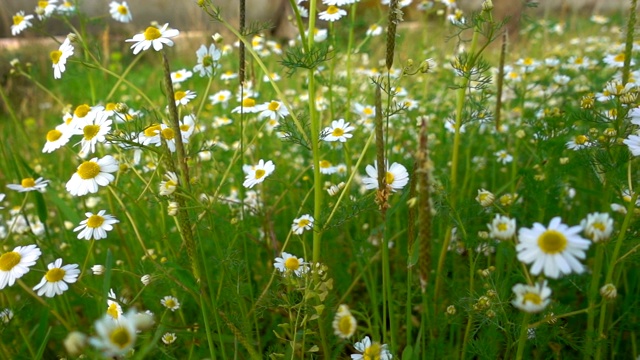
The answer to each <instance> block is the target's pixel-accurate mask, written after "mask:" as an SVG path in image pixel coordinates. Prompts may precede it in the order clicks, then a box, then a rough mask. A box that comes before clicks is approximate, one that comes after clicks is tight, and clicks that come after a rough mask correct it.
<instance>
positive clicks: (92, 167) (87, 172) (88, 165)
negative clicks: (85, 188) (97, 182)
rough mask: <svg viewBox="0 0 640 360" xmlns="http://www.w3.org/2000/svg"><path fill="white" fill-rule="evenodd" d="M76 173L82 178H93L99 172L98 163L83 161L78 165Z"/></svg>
mask: <svg viewBox="0 0 640 360" xmlns="http://www.w3.org/2000/svg"><path fill="white" fill-rule="evenodd" d="M77 173H78V175H79V176H80V178H81V179H83V180H88V179H93V178H95V177H96V176H98V174H100V165H98V163H96V162H93V161H85V162H83V163H82V164H80V166H78V171H77Z"/></svg>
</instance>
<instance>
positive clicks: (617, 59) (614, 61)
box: [603, 53, 635, 68]
mask: <svg viewBox="0 0 640 360" xmlns="http://www.w3.org/2000/svg"><path fill="white" fill-rule="evenodd" d="M625 57H626V56H625V54H624V53H619V54H609V55H607V56H605V57H604V59H603V61H604V63H605V64H607V65H609V66H611V67H618V68H621V67H623V66H624V60H625ZM634 65H635V61H633V59H632V60H631V66H634Z"/></svg>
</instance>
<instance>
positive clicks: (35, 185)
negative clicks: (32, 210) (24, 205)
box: [7, 177, 49, 192]
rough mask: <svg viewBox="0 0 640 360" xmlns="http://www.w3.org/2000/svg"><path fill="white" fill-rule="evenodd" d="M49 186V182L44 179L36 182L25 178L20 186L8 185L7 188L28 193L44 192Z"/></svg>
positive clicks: (38, 179)
mask: <svg viewBox="0 0 640 360" xmlns="http://www.w3.org/2000/svg"><path fill="white" fill-rule="evenodd" d="M48 184H49V180H44V178H42V177H39V178H37V179H36V180H33V178H31V177H29V178H24V179H22V181H21V182H20V184H8V185H7V187H8V188H9V189H11V190H15V191H17V192H27V191H40V192H44V191H45V190H44V189H45V188H46V187H47V185H48Z"/></svg>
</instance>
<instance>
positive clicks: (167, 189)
mask: <svg viewBox="0 0 640 360" xmlns="http://www.w3.org/2000/svg"><path fill="white" fill-rule="evenodd" d="M164 177H165V179H166V180H162V181H161V182H160V195H162V196H169V195H171V194H173V192H174V191H176V187H177V186H178V176H177V175H176V173H174V172H173V171H169V172H167V173H166V174H164Z"/></svg>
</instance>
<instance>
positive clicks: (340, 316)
mask: <svg viewBox="0 0 640 360" xmlns="http://www.w3.org/2000/svg"><path fill="white" fill-rule="evenodd" d="M332 325H333V332H334V333H335V334H336V336H337V337H339V338H341V339H348V338H350V337H351V336H353V334H354V333H355V332H356V328H357V326H358V323H357V322H356V318H355V317H353V315H351V311H349V307H348V306H347V305H345V304H342V305H340V306H339V307H338V312H337V313H336V316H335V317H334V318H333V323H332Z"/></svg>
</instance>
